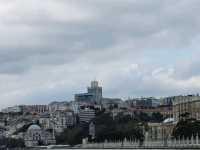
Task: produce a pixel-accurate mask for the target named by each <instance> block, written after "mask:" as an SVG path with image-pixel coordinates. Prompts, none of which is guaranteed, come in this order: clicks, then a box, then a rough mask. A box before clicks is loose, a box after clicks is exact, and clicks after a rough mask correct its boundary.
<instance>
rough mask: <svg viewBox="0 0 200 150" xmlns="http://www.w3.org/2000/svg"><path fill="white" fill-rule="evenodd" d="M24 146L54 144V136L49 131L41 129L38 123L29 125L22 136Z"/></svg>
mask: <svg viewBox="0 0 200 150" xmlns="http://www.w3.org/2000/svg"><path fill="white" fill-rule="evenodd" d="M24 141H25V145H26V147H33V146H38V145H40V144H41V145H50V144H55V143H56V141H55V137H54V135H53V134H52V133H50V132H49V131H45V130H42V129H41V127H40V126H39V125H36V124H33V125H31V126H30V127H29V128H28V130H27V132H26V133H25V137H24Z"/></svg>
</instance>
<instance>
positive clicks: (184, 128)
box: [173, 119, 200, 138]
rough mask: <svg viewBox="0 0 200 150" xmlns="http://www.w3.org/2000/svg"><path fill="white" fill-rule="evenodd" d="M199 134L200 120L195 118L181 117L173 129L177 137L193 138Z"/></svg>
mask: <svg viewBox="0 0 200 150" xmlns="http://www.w3.org/2000/svg"><path fill="white" fill-rule="evenodd" d="M197 134H198V135H200V121H198V120H195V119H181V120H180V121H179V122H178V123H177V125H176V126H175V128H174V129H173V136H174V137H175V138H179V137H181V138H183V137H185V138H191V136H192V135H194V136H195V135H197Z"/></svg>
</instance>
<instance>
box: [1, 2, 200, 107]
mask: <svg viewBox="0 0 200 150" xmlns="http://www.w3.org/2000/svg"><path fill="white" fill-rule="evenodd" d="M199 14H200V1H199V0H167V1H163V0H42V1H41V0H1V1H0V18H1V19H0V63H1V65H0V83H1V84H0V96H1V100H0V108H3V107H6V106H10V105H15V104H34V103H37V104H46V103H49V102H50V101H55V100H58V101H60V100H61V101H62V100H73V94H74V93H79V92H85V90H86V87H87V86H88V85H89V84H90V81H91V80H94V79H96V80H98V81H100V84H101V85H102V86H103V92H104V93H103V95H104V96H105V97H121V98H127V97H129V96H130V97H132V96H134V97H136V96H170V95H179V94H191V93H198V92H200V59H199V57H200V44H199V43H200V17H199Z"/></svg>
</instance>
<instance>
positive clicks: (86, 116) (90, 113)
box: [79, 108, 95, 123]
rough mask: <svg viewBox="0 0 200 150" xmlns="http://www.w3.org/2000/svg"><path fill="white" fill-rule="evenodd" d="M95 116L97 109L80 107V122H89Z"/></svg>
mask: <svg viewBox="0 0 200 150" xmlns="http://www.w3.org/2000/svg"><path fill="white" fill-rule="evenodd" d="M94 117H95V110H94V109H90V108H84V109H80V111H79V121H80V123H89V122H90V121H91V120H92V119H93V118H94Z"/></svg>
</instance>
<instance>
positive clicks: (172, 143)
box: [81, 135, 200, 148]
mask: <svg viewBox="0 0 200 150" xmlns="http://www.w3.org/2000/svg"><path fill="white" fill-rule="evenodd" d="M81 147H82V148H139V147H144V148H166V147H167V148H200V139H199V137H198V135H197V136H195V138H194V137H192V138H191V139H188V138H187V139H184V138H182V139H170V140H145V141H144V142H139V141H129V140H126V139H124V140H123V141H115V142H110V141H109V142H108V141H105V142H103V143H88V142H87V139H84V140H83V144H82V145H81Z"/></svg>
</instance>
